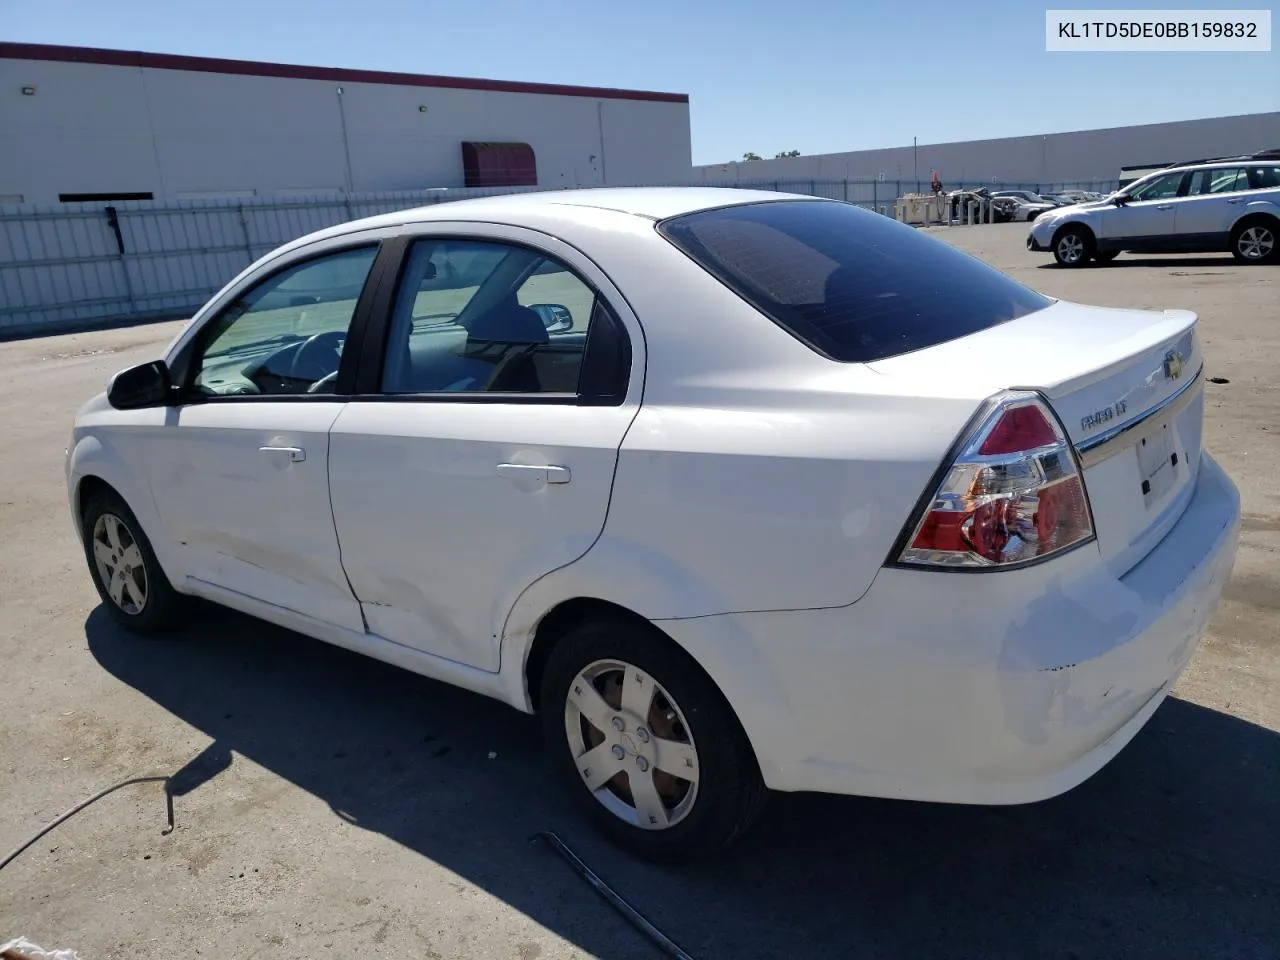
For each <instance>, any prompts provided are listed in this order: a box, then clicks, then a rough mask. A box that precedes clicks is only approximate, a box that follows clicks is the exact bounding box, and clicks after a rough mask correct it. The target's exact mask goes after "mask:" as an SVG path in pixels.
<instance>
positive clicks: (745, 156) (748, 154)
mask: <svg viewBox="0 0 1280 960" xmlns="http://www.w3.org/2000/svg"><path fill="white" fill-rule="evenodd" d="M742 159H743V160H761V159H763V158H762V157H761V156H760V154H758V153H752V152H751V151H750V150H748V151H747V152H746V153H744V154H743V155H742Z"/></svg>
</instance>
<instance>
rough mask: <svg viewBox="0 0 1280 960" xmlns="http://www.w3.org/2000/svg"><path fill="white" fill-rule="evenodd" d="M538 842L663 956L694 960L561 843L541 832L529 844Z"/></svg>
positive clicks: (550, 834)
mask: <svg viewBox="0 0 1280 960" xmlns="http://www.w3.org/2000/svg"><path fill="white" fill-rule="evenodd" d="M539 839H541V840H546V841H547V843H549V844H551V848H552V849H553V850H555V852H556V853H558V854H560V856H561V857H562V858H563V859H564V861H565V862H566V863H568V864H569V866H571V867H573V869H574V870H575V871H577V873H578V875H579V876H580V877H582V879H584V880H586V881H587V883H589V884H591V886H592V887H594V888H595V891H596V893H598V894H600V896H602V897H604V898H605V900H607V901H609V905H610V906H612V907H613V908H614V909H615V910H617V911H618V912H619V913H621V914H622V915H623V916H624V917H626V918H627V920H628V921H630V923H631V924H632V926H634V927H635V928H636V929H638V930H639V931H640V932H641V933H643V934H644V935H645V936H646V937H648V938H649V939H650V940H652V941H653V942H654V943H655V944H657V945H658V946H659V947H660V948H661V949H662V950H663V952H664V953H666V954H667V956H669V957H674V958H675V960H693V957H692V956H690V955H689V954H687V953H685V952H684V950H682V949H681V948H680V946H679V945H678V944H677V943H676V942H675V941H674V940H672V939H671V938H670V937H668V936H667V935H666V934H665V933H663V932H662V931H661V930H659V929H658V928H657V927H655V926H654V925H653V924H652V923H651V922H650V921H649V920H648V919H647V918H646V917H645V916H644V915H643V914H642V913H640V911H639V910H637V909H636V908H635V907H633V906H631V904H629V903H627V901H625V900H623V899H622V897H620V896H619V895H618V894H616V893H614V891H613V889H612V888H611V887H610V886H609V885H608V884H607V883H605V882H604V881H603V880H601V879H600V877H599V876H597V875H596V873H595V871H594V870H592V869H591V868H590V867H588V866H587V865H586V864H585V863H583V862H582V860H581V859H579V857H578V855H577V854H576V853H574V852H573V851H572V850H570V849H569V848H568V846H566V845H565V842H564V841H563V840H561V839H560V838H559V837H557V836H556V835H555V834H554V833H551V832H550V831H546V830H544V831H542V832H540V833H535V834H534V835H533V836H532V837H531V838H530V842H532V841H533V840H539Z"/></svg>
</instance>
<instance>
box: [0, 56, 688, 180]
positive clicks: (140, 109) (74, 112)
mask: <svg viewBox="0 0 1280 960" xmlns="http://www.w3.org/2000/svg"><path fill="white" fill-rule="evenodd" d="M27 85H31V86H34V87H35V88H36V92H35V95H33V96H24V95H23V94H22V93H21V88H22V87H23V86H27ZM339 89H341V90H342V93H341V94H339V93H338V90H339ZM602 94H604V95H602V96H600V97H595V96H581V95H579V96H570V95H561V94H544V93H524V92H520V93H516V92H509V91H501V90H476V89H455V88H449V87H433V86H412V85H405V84H399V85H397V84H389V83H372V82H347V81H342V80H333V81H331V80H324V79H298V78H292V77H280V76H251V75H237V74H230V73H206V72H196V71H194V70H188V69H158V68H153V67H135V66H118V65H107V64H101V63H78V62H63V61H57V60H34V59H0V197H2V198H4V200H3V201H0V202H17V201H16V200H15V197H16V196H19V195H20V196H21V197H22V198H23V201H25V202H26V203H54V202H57V200H58V195H59V194H60V193H106V192H151V193H153V194H154V195H155V198H156V199H157V200H177V199H182V198H189V197H196V196H203V197H208V196H226V195H231V194H240V195H256V196H278V195H287V194H299V193H314V192H332V191H339V190H349V191H356V192H361V191H377V190H419V189H424V188H431V187H453V186H461V185H462V184H463V168H462V152H461V147H460V143H461V142H462V141H464V140H480V141H484V140H503V141H508V140H513V141H521V142H525V143H528V144H529V145H530V146H531V147H532V148H533V150H534V154H535V156H536V158H537V165H538V181H539V185H540V186H548V187H558V186H599V185H605V184H635V183H646V182H649V183H652V182H662V181H672V180H686V179H688V176H689V171H690V169H691V166H692V157H691V147H690V135H689V105H688V102H687V101H683V102H678V101H671V100H667V101H654V100H643V99H618V98H611V97H609V96H608V95H607V94H608V92H607V91H602ZM420 106H425V107H426V111H425V112H422V111H420V110H419V107H420ZM344 123H345V128H346V138H345V144H344V136H343V126H344ZM348 156H349V164H348Z"/></svg>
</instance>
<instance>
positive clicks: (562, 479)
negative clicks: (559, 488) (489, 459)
mask: <svg viewBox="0 0 1280 960" xmlns="http://www.w3.org/2000/svg"><path fill="white" fill-rule="evenodd" d="M498 476H500V477H506V478H507V479H508V480H519V479H521V478H524V477H528V478H534V477H536V478H538V479H539V480H543V481H545V482H546V483H568V482H569V480H570V476H569V468H568V467H557V466H552V465H550V464H528V463H500V464H498Z"/></svg>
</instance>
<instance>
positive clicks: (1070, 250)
mask: <svg viewBox="0 0 1280 960" xmlns="http://www.w3.org/2000/svg"><path fill="white" fill-rule="evenodd" d="M1093 251H1094V241H1093V234H1092V233H1090V232H1089V231H1088V230H1086V229H1085V228H1084V227H1081V226H1079V225H1078V224H1069V225H1068V226H1065V227H1063V228H1062V229H1061V230H1059V231H1058V233H1057V236H1055V237H1054V238H1053V259H1054V260H1056V261H1057V262H1058V265H1059V266H1062V267H1083V266H1084V265H1085V264H1087V263H1088V262H1089V258H1090V257H1092V256H1093Z"/></svg>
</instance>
